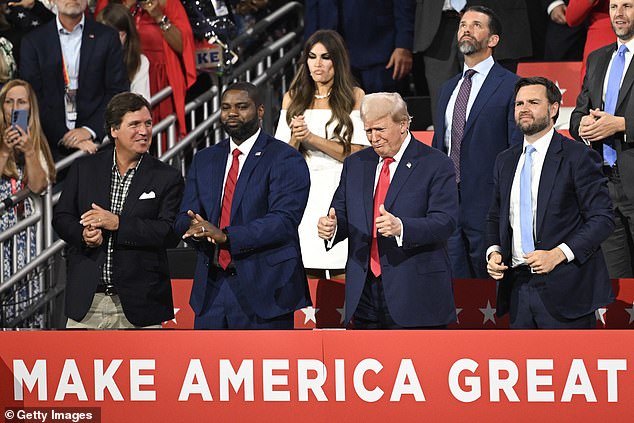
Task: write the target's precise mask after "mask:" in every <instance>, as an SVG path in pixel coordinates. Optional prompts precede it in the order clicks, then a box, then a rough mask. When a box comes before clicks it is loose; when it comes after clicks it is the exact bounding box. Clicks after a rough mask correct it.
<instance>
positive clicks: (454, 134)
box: [449, 69, 476, 182]
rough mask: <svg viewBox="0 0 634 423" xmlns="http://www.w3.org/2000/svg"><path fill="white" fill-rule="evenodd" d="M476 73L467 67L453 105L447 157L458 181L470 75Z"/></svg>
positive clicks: (469, 89)
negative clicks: (449, 145) (449, 147)
mask: <svg viewBox="0 0 634 423" xmlns="http://www.w3.org/2000/svg"><path fill="white" fill-rule="evenodd" d="M475 73H476V71H474V70H473V69H467V70H466V71H465V73H464V79H463V80H462V85H461V86H460V89H459V90H458V96H457V97H456V104H454V106H453V118H452V120H451V152H450V153H449V157H450V158H451V160H452V161H453V167H454V170H455V171H456V182H460V147H461V146H462V136H463V135H464V127H465V124H466V123H467V103H469V94H470V93H471V82H472V81H471V77H472V76H473V75H474V74H475Z"/></svg>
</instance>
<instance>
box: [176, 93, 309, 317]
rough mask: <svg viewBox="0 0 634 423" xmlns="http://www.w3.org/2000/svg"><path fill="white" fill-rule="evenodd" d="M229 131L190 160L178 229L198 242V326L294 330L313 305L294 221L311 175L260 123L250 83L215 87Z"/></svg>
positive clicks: (193, 298) (301, 160)
mask: <svg viewBox="0 0 634 423" xmlns="http://www.w3.org/2000/svg"><path fill="white" fill-rule="evenodd" d="M220 110H221V113H220V121H221V123H222V127H223V129H224V130H225V132H226V133H227V134H229V136H230V138H229V139H226V140H224V141H222V142H220V143H219V144H216V145H214V146H212V147H209V148H206V149H204V150H202V151H199V152H198V153H197V154H196V156H195V157H194V160H193V162H192V165H191V168H190V170H189V173H188V176H187V181H186V185H185V194H184V197H183V202H182V204H181V208H180V212H179V214H178V216H177V219H176V223H175V226H176V232H177V233H178V234H180V235H183V238H184V239H185V240H187V241H191V243H192V244H193V245H194V246H195V247H196V249H197V250H198V261H197V264H196V272H195V275H194V286H193V288H192V293H191V297H190V304H191V306H192V308H193V309H194V312H195V313H196V318H195V321H194V328H195V329H292V328H293V313H294V311H295V310H298V309H300V308H303V307H306V306H308V305H310V296H309V294H308V283H307V280H306V275H305V273H304V267H303V266H302V257H301V253H300V248H299V237H298V234H297V227H298V226H299V222H300V220H301V218H302V215H303V214H304V208H305V207H306V202H307V201H308V190H309V188H310V176H309V174H308V167H307V165H306V161H305V160H304V158H303V157H302V156H301V154H299V152H298V151H297V150H295V149H294V148H292V147H290V146H289V145H288V144H286V143H284V142H282V141H279V140H276V139H275V138H273V137H271V136H270V135H267V134H265V133H264V132H262V131H261V130H260V121H261V119H262V117H263V116H264V106H263V104H262V102H261V97H260V95H259V93H258V90H257V88H256V87H255V86H254V85H252V84H249V83H246V82H241V83H236V84H233V85H231V86H229V87H228V88H227V89H226V90H225V92H224V93H223V94H222V100H221V104H220Z"/></svg>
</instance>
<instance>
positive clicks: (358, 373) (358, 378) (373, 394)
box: [352, 358, 383, 402]
mask: <svg viewBox="0 0 634 423" xmlns="http://www.w3.org/2000/svg"><path fill="white" fill-rule="evenodd" d="M382 369H383V364H381V362H380V361H378V360H375V359H373V358H366V359H365V360H361V362H360V363H359V364H358V365H357V367H356V368H355V369H354V376H353V379H352V381H353V384H354V390H355V392H356V393H357V395H358V396H359V398H361V399H362V400H363V401H365V402H376V401H378V400H380V399H381V397H382V396H383V390H382V389H381V388H379V387H378V386H377V387H375V388H374V389H372V390H371V391H370V390H368V389H367V388H366V387H365V384H364V383H363V376H365V372H367V371H368V370H372V371H373V372H374V373H376V374H378V373H379V372H380V371H381V370H382Z"/></svg>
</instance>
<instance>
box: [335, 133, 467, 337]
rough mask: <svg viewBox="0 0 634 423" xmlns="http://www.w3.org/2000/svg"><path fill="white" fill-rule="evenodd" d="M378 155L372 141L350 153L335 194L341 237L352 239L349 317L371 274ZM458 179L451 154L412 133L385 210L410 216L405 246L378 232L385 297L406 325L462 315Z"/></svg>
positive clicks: (435, 322) (338, 235) (405, 219)
mask: <svg viewBox="0 0 634 423" xmlns="http://www.w3.org/2000/svg"><path fill="white" fill-rule="evenodd" d="M378 162H379V156H378V155H377V154H376V153H375V152H374V150H373V149H372V148H366V149H365V150H361V151H359V152H358V153H355V154H353V155H351V156H350V157H348V158H347V159H346V160H345V161H344V164H343V171H342V174H341V182H340V183H339V187H338V188H337V191H336V192H335V195H334V197H333V200H332V207H334V208H335V211H336V214H337V232H336V235H335V239H334V242H335V243H337V242H339V241H342V240H344V239H346V238H348V262H347V264H346V310H345V313H346V316H345V319H346V322H348V321H350V319H351V318H352V316H353V314H354V311H355V310H356V308H357V305H358V304H359V298H360V297H361V293H362V292H363V287H364V285H365V281H366V278H367V276H368V271H369V262H370V244H371V242H372V222H373V209H374V200H373V198H374V178H375V172H376V167H377V165H378ZM455 178H456V177H455V174H454V170H453V164H452V163H451V160H449V158H448V157H447V156H445V155H443V154H442V153H440V152H439V151H437V150H434V149H432V148H430V147H428V146H426V145H425V144H422V143H420V142H419V141H417V140H415V139H414V138H412V140H411V141H410V144H409V145H408V146H407V148H406V149H405V152H404V154H403V157H402V159H401V161H400V162H399V164H398V167H397V169H396V172H395V173H394V176H393V178H392V182H391V183H390V188H389V190H388V192H387V195H386V197H385V209H386V210H387V211H388V212H390V213H392V214H393V215H395V216H396V217H398V218H400V219H401V221H402V222H403V246H402V247H398V246H397V244H396V240H395V239H394V238H393V237H390V238H386V237H383V236H379V237H378V243H379V256H380V259H381V271H382V281H383V286H384V292H385V299H386V301H387V305H388V308H389V310H390V314H391V315H392V318H393V319H394V321H395V322H396V323H397V324H399V325H401V326H406V327H407V326H438V325H444V324H447V323H450V322H453V321H454V320H455V319H456V309H455V305H454V301H453V290H452V282H451V266H450V263H449V256H448V255H447V239H448V238H449V236H450V235H451V233H452V232H453V231H454V229H455V227H456V219H457V211H458V194H457V191H456V180H455Z"/></svg>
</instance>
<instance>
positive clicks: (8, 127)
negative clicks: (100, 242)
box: [0, 79, 55, 319]
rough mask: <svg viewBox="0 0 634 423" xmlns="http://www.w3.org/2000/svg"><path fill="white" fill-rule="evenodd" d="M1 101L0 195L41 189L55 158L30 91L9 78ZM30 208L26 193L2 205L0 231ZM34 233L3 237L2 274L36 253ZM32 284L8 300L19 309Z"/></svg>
mask: <svg viewBox="0 0 634 423" xmlns="http://www.w3.org/2000/svg"><path fill="white" fill-rule="evenodd" d="M0 104H2V113H0V174H1V175H2V177H1V178H0V200H4V199H6V198H7V197H10V196H11V195H13V194H15V193H16V192H18V191H20V190H21V189H23V188H25V187H28V188H29V189H30V190H31V191H32V192H34V193H41V192H42V191H44V190H45V189H46V187H47V186H48V184H49V183H50V182H52V181H53V180H54V179H55V163H54V162H53V156H52V155H51V151H50V149H49V147H48V142H47V141H46V137H45V136H44V132H43V131H42V126H41V124H40V114H39V111H38V107H37V100H36V98H35V93H34V92H33V90H32V89H31V86H30V85H29V83H28V82H26V81H22V80H20V79H13V80H11V81H9V82H7V83H6V84H5V85H4V86H3V87H2V89H1V90H0ZM33 209H34V207H33V203H32V200H31V199H30V198H27V199H26V200H24V201H23V202H20V203H19V204H17V205H16V206H15V207H11V208H7V209H6V210H5V211H4V213H2V215H0V232H3V231H5V230H7V229H8V228H10V227H11V226H13V225H15V224H16V223H17V222H18V221H20V220H22V219H24V218H25V217H28V216H30V215H31V214H32V213H33ZM27 233H28V236H29V238H28V241H29V242H28V243H27ZM35 235H36V233H35V228H34V227H31V228H28V229H27V230H25V231H24V232H21V233H20V234H19V235H17V236H14V237H13V239H12V240H10V241H8V242H5V243H4V245H3V251H2V260H3V270H4V278H5V280H6V279H7V278H9V277H10V276H11V275H12V274H13V273H15V272H16V271H18V270H19V269H20V268H22V267H23V266H24V265H25V264H26V263H27V261H28V257H29V256H31V257H33V256H35ZM14 242H15V243H16V244H17V245H15V252H16V254H17V257H16V263H17V266H16V267H14V266H13V258H14V255H13V254H14V253H13V251H14V246H13V243H14ZM27 246H28V247H27ZM31 284H32V286H31V289H30V294H29V289H27V288H28V287H27V286H21V287H19V288H16V289H15V290H14V291H13V292H9V293H8V294H7V295H8V296H9V301H8V302H13V301H17V303H18V304H20V305H19V306H18V309H21V308H25V307H27V306H28V301H27V300H28V296H29V295H30V296H33V295H36V294H37V293H39V292H40V291H41V288H40V287H39V284H38V282H37V280H34V281H32V282H31ZM5 302H7V301H6V298H4V297H3V298H2V303H3V308H5V310H4V312H5V317H6V318H7V319H10V318H11V316H12V315H13V313H15V312H16V311H15V308H12V307H5V306H4V304H5ZM20 307H21V308H20Z"/></svg>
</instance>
